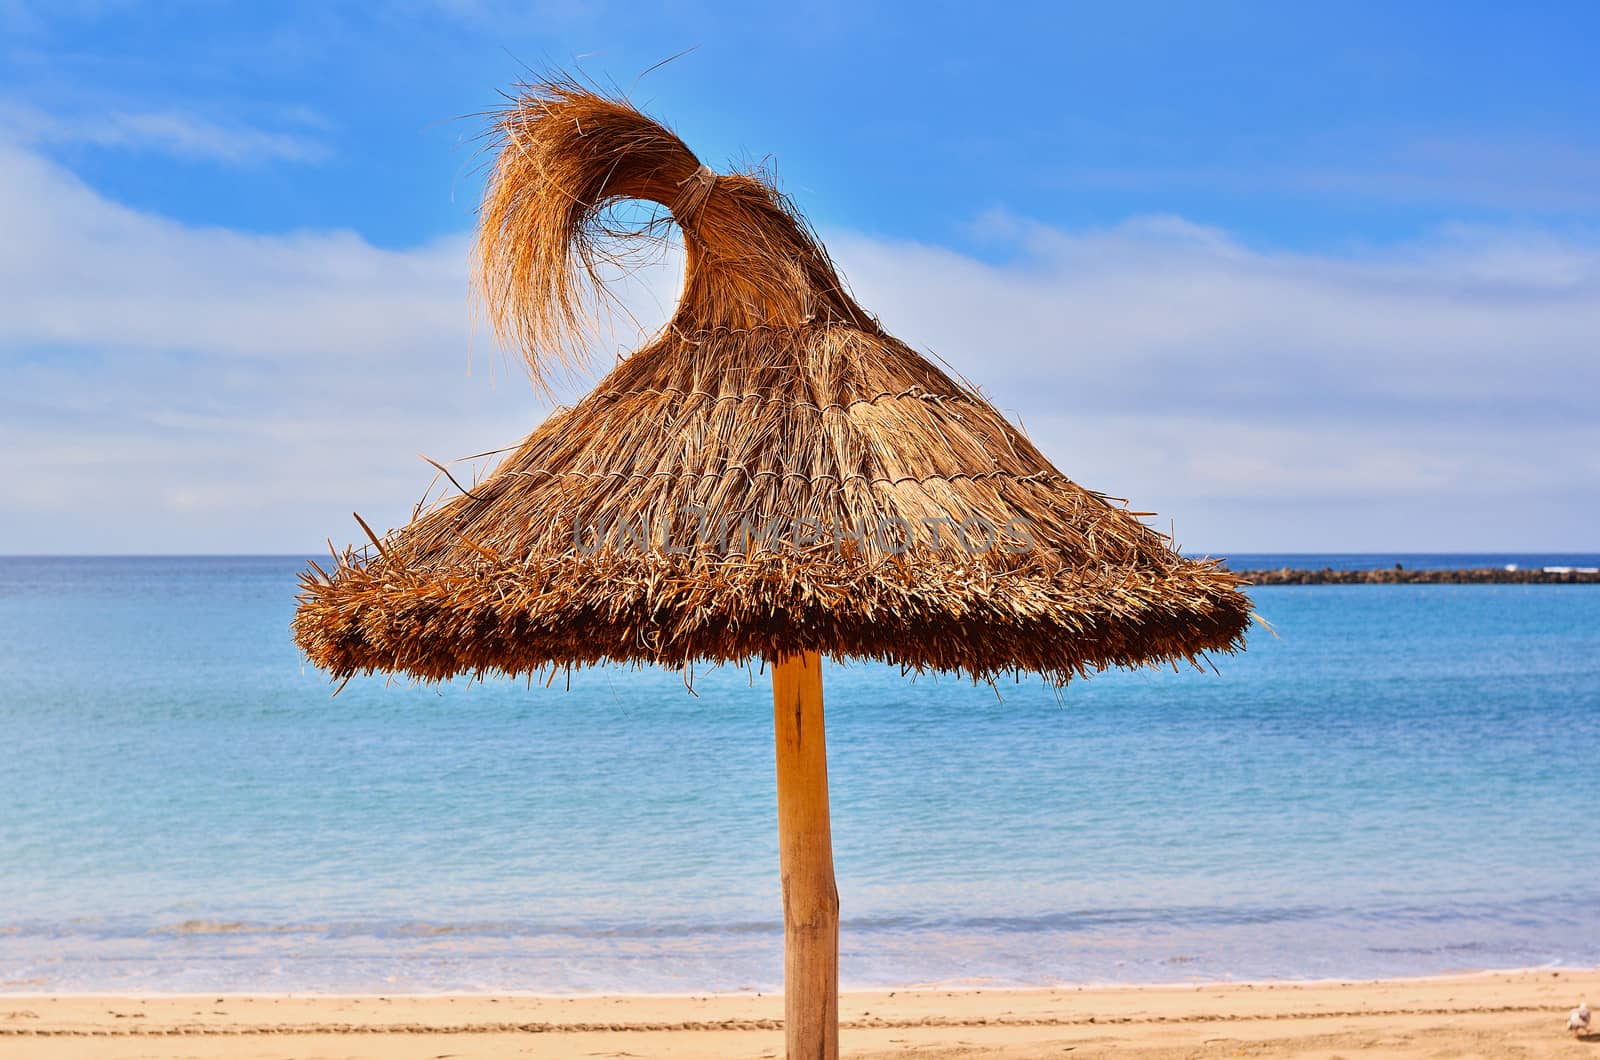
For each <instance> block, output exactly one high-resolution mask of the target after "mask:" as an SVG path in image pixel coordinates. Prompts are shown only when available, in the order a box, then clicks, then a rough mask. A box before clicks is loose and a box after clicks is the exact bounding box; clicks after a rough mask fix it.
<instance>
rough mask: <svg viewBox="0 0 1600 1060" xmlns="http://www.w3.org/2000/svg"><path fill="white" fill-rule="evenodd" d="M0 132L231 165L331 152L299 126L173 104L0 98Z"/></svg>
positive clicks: (34, 140)
mask: <svg viewBox="0 0 1600 1060" xmlns="http://www.w3.org/2000/svg"><path fill="white" fill-rule="evenodd" d="M300 124H302V125H304V124H305V122H303V121H302V122H301V123H300ZM0 132H3V133H7V134H9V138H10V139H12V140H14V141H18V142H22V143H28V144H36V145H38V144H86V145H90V146H93V147H105V148H117V149H121V150H128V151H145V152H154V153H159V154H164V155H170V156H172V157H175V158H181V159H185V160H188V161H203V162H218V163H222V164H225V165H233V166H248V165H257V164H260V163H263V162H317V161H321V160H322V159H324V158H327V157H328V155H329V153H330V152H329V149H328V147H327V145H326V144H325V143H324V142H323V141H321V140H318V139H316V138H314V137H312V136H308V135H306V134H305V133H304V132H301V131H292V132H284V131H271V130H266V129H258V128H255V127H252V126H249V125H243V124H221V123H218V122H215V121H211V120H209V119H206V118H203V117H200V116H198V115H195V114H189V113H185V112H183V111H177V110H139V111H128V110H105V111H91V110H81V111H78V112H75V113H73V114H70V115H67V114H58V113H52V112H50V111H46V110H43V109H40V108H38V107H33V106H28V105H25V104H19V103H0Z"/></svg>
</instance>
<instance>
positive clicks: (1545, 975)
mask: <svg viewBox="0 0 1600 1060" xmlns="http://www.w3.org/2000/svg"><path fill="white" fill-rule="evenodd" d="M1580 999H1588V1000H1589V1001H1590V1002H1591V1003H1594V1002H1595V1001H1597V1000H1600V970H1586V971H1571V970H1564V971H1525V972H1511V973H1481V974H1474V975H1464V976H1457V977H1449V978H1439V979H1404V980H1383V981H1376V982H1329V983H1258V984H1234V983H1228V984H1205V985H1184V986H1152V987H1086V988H1081V989H1080V988H1071V989H1054V990H1021V991H989V990H911V991H895V992H892V993H881V992H880V993H855V994H847V995H846V996H845V998H844V999H843V1001H842V1003H841V1005H840V1015H841V1019H842V1021H843V1024H844V1029H843V1031H842V1033H841V1044H842V1047H843V1051H844V1053H845V1055H847V1056H851V1057H858V1058H866V1057H885V1058H887V1057H922V1058H956V1057H961V1058H971V1057H996V1058H1006V1060H1020V1058H1023V1057H1029V1058H1031V1057H1072V1058H1074V1060H1077V1058H1082V1057H1118V1058H1122V1057H1138V1058H1149V1060H1157V1058H1161V1060H1166V1058H1173V1060H1176V1058H1179V1057H1184V1058H1190V1057H1193V1058H1209V1057H1246V1056H1247V1057H1303V1058H1310V1060H1333V1058H1335V1057H1346V1056H1355V1055H1360V1056H1364V1057H1382V1058H1388V1057H1446V1056H1448V1057H1518V1056H1526V1057H1547V1056H1548V1057H1567V1056H1571V1057H1591V1058H1595V1060H1600V1026H1597V1028H1596V1033H1594V1034H1591V1035H1589V1036H1587V1037H1586V1038H1584V1039H1578V1038H1574V1037H1573V1036H1572V1035H1570V1034H1568V1033H1567V1032H1566V1031H1565V1029H1564V1028H1565V1023H1566V1014H1567V1011H1568V1010H1569V1009H1571V1008H1572V1007H1573V1006H1574V1005H1576V1004H1577V1002H1578V1001H1579V1000H1580ZM781 1012H782V1002H781V999H780V998H778V997H775V996H772V995H765V996H763V995H711V996H706V997H639V996H617V997H579V998H549V997H520V996H501V997H493V996H464V995H463V996H437V995H424V996H414V995H397V996H391V997H377V996H368V997H331V996H244V995H230V996H221V997H219V996H215V995H205V996H195V995H153V996H148V997H99V996H71V997H52V996H40V995H23V994H11V995H0V1055H3V1056H5V1057H7V1058H15V1060H69V1058H70V1060H79V1058H82V1060H108V1058H113V1057H114V1058H119V1060H120V1058H131V1057H141V1058H143V1057H163V1058H165V1057H171V1058H179V1057H223V1058H229V1060H267V1058H272V1060H278V1058H290V1057H293V1058H297V1060H299V1058H309V1057H318V1058H340V1060H345V1058H348V1060H379V1058H382V1060H440V1058H451V1060H459V1058H470V1057H566V1056H572V1057H589V1056H597V1057H630V1058H643V1057H682V1058H691V1057H700V1058H707V1060H734V1058H749V1057H777V1056H781V1055H782V1052H783V1034H782V1029H781V1023H780V1016H781Z"/></svg>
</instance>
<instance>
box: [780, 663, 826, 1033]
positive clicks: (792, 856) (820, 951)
mask: <svg viewBox="0 0 1600 1060" xmlns="http://www.w3.org/2000/svg"><path fill="white" fill-rule="evenodd" d="M772 719H773V729H774V732H775V734H776V742H777V751H778V850H779V859H780V863H781V865H782V867H783V1024H784V1037H785V1040H786V1042H787V1046H788V1054H789V1060H837V1057H838V1055H839V891H838V888H837V887H835V886H834V882H833V831H832V829H831V827H830V826H829V824H828V748H827V742H826V740H825V738H824V734H823V729H822V658H821V656H819V655H818V654H817V653H816V652H814V651H808V652H804V653H801V654H798V655H783V656H780V657H779V658H777V659H776V660H774V661H773V663H772Z"/></svg>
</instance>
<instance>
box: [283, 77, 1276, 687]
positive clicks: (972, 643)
mask: <svg viewBox="0 0 1600 1060" xmlns="http://www.w3.org/2000/svg"><path fill="white" fill-rule="evenodd" d="M496 131H497V133H498V137H499V142H498V144H497V146H498V148H499V154H498V158H497V161H496V163H495V166H494V169H493V172H492V175H491V179H490V182H489V186H488V189H487V191H486V194H485V200H484V204H483V209H482V216H481V230H480V238H479V245H478V246H479V254H480V264H481V272H480V277H479V282H480V286H481V288H482V293H483V294H484V296H485V299H486V303H487V306H488V308H489V312H490V316H491V318H492V319H493V321H494V322H495V324H496V326H497V328H498V329H499V331H500V332H501V334H502V335H503V336H505V337H506V338H508V339H510V340H511V341H514V342H516V343H517V344H518V345H520V346H521V347H522V348H523V349H524V350H525V351H527V353H528V354H529V357H530V363H531V364H532V365H533V367H534V370H535V374H536V375H538V374H539V373H541V372H545V371H548V369H549V366H550V365H551V364H561V363H566V364H571V363H572V361H573V351H575V350H577V349H579V348H580V345H581V338H580V336H581V334H582V330H581V328H582V324H583V318H584V316H585V306H586V303H585V300H584V294H583V292H584V290H585V287H586V283H587V282H588V281H589V280H591V279H593V278H594V277H595V276H596V274H597V271H598V270H599V269H600V268H601V266H602V264H603V262H604V260H605V253H606V248H605V246H604V244H603V242H602V240H603V237H604V235H605V232H604V231H603V228H604V217H605V216H606V214H605V210H606V208H607V207H608V206H610V205H612V204H614V203H616V202H618V201H621V200H631V199H637V200H646V201H649V202H655V203H659V204H661V205H663V206H665V207H667V208H668V209H669V210H671V211H672V215H673V219H674V220H675V221H676V223H677V224H678V226H679V227H680V228H681V230H682V233H683V240H684V244H685V252H686V266H685V267H686V276H685V282H684V290H683V293H682V296H681V299H680V301H679V303H678V306H677V309H676V312H675V314H674V316H673V317H672V319H671V321H670V322H669V323H668V324H667V326H666V327H665V328H664V329H663V330H662V332H661V333H660V334H659V335H657V336H656V337H655V338H654V339H652V340H651V341H650V342H648V343H647V344H646V345H645V346H644V347H643V348H642V349H640V350H638V351H637V352H635V353H634V354H632V355H631V356H630V357H628V358H627V359H625V360H623V361H622V362H621V363H620V364H619V365H618V366H617V367H616V368H615V370H613V371H612V372H610V373H609V374H608V375H606V376H605V377H604V378H603V379H602V380H601V381H600V382H599V384H598V386H596V387H595V389H594V391H593V392H592V393H590V394H589V395H588V396H587V397H585V398H584V399H583V400H581V401H580V402H578V403H577V404H576V405H575V406H574V407H572V408H570V409H567V410H563V411H558V412H557V413H556V414H554V415H552V416H551V417H550V418H549V419H548V420H546V421H545V422H544V423H543V424H542V425H541V426H539V427H538V428H537V429H536V430H535V431H534V432H533V433H532V434H531V435H529V436H528V437H527V439H526V440H525V441H523V442H522V444H521V445H520V446H518V447H517V448H516V449H515V450H514V451H512V452H511V453H510V454H509V455H508V456H506V457H505V458H504V459H503V460H502V461H501V462H500V463H499V465H498V466H497V467H496V468H495V469H494V470H493V471H492V472H491V473H489V474H488V476H487V477H486V478H485V479H484V480H483V481H481V482H479V483H477V484H476V485H474V486H472V487H471V489H470V492H469V493H462V494H458V495H455V496H453V497H452V498H450V499H448V500H446V501H444V502H441V503H438V504H436V505H435V506H433V507H432V508H431V509H430V510H427V511H425V512H423V513H422V514H420V515H419V516H418V518H416V519H415V520H414V521H413V522H412V523H411V524H410V525H409V526H406V527H404V528H402V529H400V530H396V531H393V532H391V533H389V534H388V535H386V536H384V537H382V538H381V539H379V540H377V541H375V542H374V543H373V545H372V547H370V548H366V549H364V550H362V552H360V553H354V552H352V553H347V554H346V555H345V556H343V557H341V558H340V559H339V561H338V562H337V563H336V564H335V565H334V566H333V567H332V568H330V569H328V570H327V571H326V572H324V570H323V569H322V568H320V567H313V569H311V570H310V571H308V573H307V574H306V575H305V576H304V577H303V579H302V593H301V596H300V604H299V611H298V614H297V616H296V618H295V627H294V629H295V637H296V639H297V641H298V642H299V644H300V646H301V648H303V649H304V651H305V652H306V654H307V655H308V656H309V657H310V659H311V661H312V662H314V663H315V664H317V665H318V666H320V667H322V668H324V669H326V670H328V671H329V672H330V673H332V674H334V675H335V676H339V677H344V676H348V675H350V674H354V673H366V672H372V671H385V672H399V673H405V674H409V675H412V676H414V677H417V678H421V679H424V680H434V679H441V678H445V677H449V676H451V675H454V674H459V673H464V672H465V673H492V672H503V673H507V674H523V673H529V672H533V671H538V670H542V669H545V668H548V667H550V666H560V665H563V664H583V663H593V662H600V661H606V660H611V661H628V662H634V663H661V664H668V665H683V664H688V663H692V662H694V661H697V660H706V661H713V662H727V661H738V660H744V659H748V658H751V657H772V656H775V655H776V654H778V653H783V652H798V651H820V652H822V653H823V654H826V655H830V656H834V657H838V658H842V657H852V656H854V657H862V658H870V659H880V660H884V661H886V662H890V663H895V664H899V665H901V666H903V667H906V668H909V669H915V670H922V669H932V670H947V671H959V672H963V673H966V674H969V675H972V676H974V677H978V678H991V677H994V676H997V675H1000V674H1004V673H1007V672H1012V671H1034V672H1037V673H1040V674H1043V675H1045V676H1046V677H1047V678H1050V679H1053V680H1055V681H1065V680H1067V679H1068V678H1069V677H1071V676H1072V675H1074V674H1078V673H1082V672H1084V671H1085V670H1087V669H1097V668H1102V667H1107V666H1130V665H1138V664H1145V663H1167V662H1173V661H1176V660H1180V659H1183V660H1190V661H1193V660H1195V659H1197V658H1198V657H1199V655H1200V654H1201V653H1204V652H1209V651H1230V650H1233V649H1234V648H1236V647H1239V646H1241V645H1242V636H1243V630H1244V627H1245V625H1246V623H1247V621H1248V617H1249V613H1250V606H1249V602H1248V600H1247V599H1246V598H1245V597H1244V595H1242V593H1241V592H1240V591H1239V588H1238V585H1239V582H1238V579H1237V578H1235V577H1234V576H1233V575H1231V574H1229V573H1227V572H1226V571H1224V570H1222V569H1219V567H1218V566H1217V565H1216V564H1215V563H1213V562H1210V561H1205V562H1198V561H1194V560H1188V559H1184V558H1183V557H1181V556H1179V555H1178V554H1177V553H1176V552H1175V551H1173V549H1172V547H1171V543H1170V541H1169V540H1168V539H1167V538H1166V537H1165V536H1164V535H1162V534H1160V533H1158V532H1157V531H1156V530H1154V529H1152V528H1151V527H1149V526H1147V525H1146V524H1145V523H1143V522H1142V521H1140V519H1139V518H1138V517H1137V516H1136V515H1135V514H1133V513H1130V512H1129V511H1128V510H1127V509H1126V508H1125V507H1123V506H1120V505H1118V504H1115V503H1112V502H1110V501H1108V500H1107V499H1106V498H1105V497H1104V496H1102V495H1101V494H1099V493H1096V492H1093V491H1091V490H1088V489H1085V488H1083V487H1081V486H1079V485H1077V484H1076V483H1074V482H1072V481H1071V480H1070V479H1068V478H1067V477H1066V476H1065V475H1063V474H1062V473H1061V472H1060V471H1058V470H1057V469H1056V468H1055V467H1054V466H1053V465H1052V464H1051V463H1050V461H1049V460H1047V459H1046V458H1045V457H1044V456H1043V455H1042V454H1041V453H1040V452H1039V451H1038V450H1037V449H1036V448H1034V446H1033V445H1032V444H1031V443H1030V442H1029V441H1028V440H1027V438H1025V437H1024V436H1023V435H1022V433H1021V432H1020V431H1018V430H1017V429H1016V428H1015V427H1013V426H1012V425H1011V424H1010V423H1008V422H1007V421H1006V419H1005V417H1004V416H1002V415H1001V414H1000V413H999V412H998V411H996V410H995V409H994V408H993V407H992V406H991V405H990V404H989V403H988V402H986V401H985V400H984V399H983V398H982V397H980V396H979V395H978V394H977V393H976V392H975V391H974V390H973V389H972V388H971V387H970V386H967V385H964V384H963V383H960V382H957V381H956V380H954V379H952V378H951V377H950V376H949V375H948V374H946V373H945V372H943V371H941V370H940V369H939V368H937V367H935V366H934V365H933V364H932V363H930V362H929V361H928V360H927V359H926V358H924V357H922V356H920V355H919V354H917V353H916V352H915V351H913V350H912V349H910V348H909V347H908V346H906V345H905V344H904V343H903V342H901V341H899V340H898V339H896V338H895V337H894V336H892V335H889V334H888V333H887V332H885V331H884V330H883V329H882V327H881V326H880V325H879V324H878V322H877V320H875V319H874V318H873V317H872V316H871V315H870V314H868V313H867V312H866V311H865V310H863V309H862V308H861V307H860V306H859V305H857V304H856V303H855V302H854V301H853V300H852V298H851V297H850V295H849V294H848V293H847V291H846V290H845V287H844V285H843V283H842V282H841V281H840V279H839V276H838V274H837V273H836V271H835V270H834V267H833V264H832V263H831V262H830V261H829V259H828V256H827V254H826V252H825V251H824V250H823V248H822V246H821V245H820V243H819V242H818V240H817V239H816V237H815V235H814V234H813V233H812V232H811V231H810V229H809V228H808V227H807V226H806V225H805V223H804V222H803V221H802V220H801V219H800V217H799V216H798V214H797V213H796V212H795V211H794V210H793V208H792V207H791V205H790V204H789V203H788V201H787V200H785V199H784V198H783V197H782V196H781V195H779V193H778V192H777V191H775V190H774V188H773V187H772V186H771V185H770V183H768V182H767V181H765V180H764V179H762V178H761V177H760V176H759V175H754V174H731V175H730V174H713V173H712V172H711V171H710V170H709V169H707V168H705V167H703V166H701V164H700V162H699V160H698V159H697V158H696V157H695V156H694V155H693V154H692V153H691V152H690V151H689V149H688V148H687V147H686V146H684V144H683V143H682V142H681V141H680V140H679V139H678V138H677V137H676V136H674V135H673V134H672V133H670V132H668V131H667V130H666V129H664V128H662V127H661V126H660V125H659V124H657V123H656V122H654V121H652V120H651V119H649V118H647V117H645V116H643V115H642V114H640V113H639V112H638V111H636V110H635V109H633V108H632V107H631V106H630V105H628V104H627V103H625V102H622V101H619V100H614V99H608V98H604V97H602V96H600V95H597V94H594V93H592V92H590V91H588V90H586V89H584V88H580V87H579V86H576V85H573V84H570V83H543V84H539V85H534V86H526V87H525V90H524V92H523V94H522V95H521V96H519V97H518V98H516V99H515V100H514V101H513V102H512V104H511V105H510V106H509V107H508V108H507V109H506V110H504V111H503V112H501V113H500V114H499V115H498V117H497V122H496Z"/></svg>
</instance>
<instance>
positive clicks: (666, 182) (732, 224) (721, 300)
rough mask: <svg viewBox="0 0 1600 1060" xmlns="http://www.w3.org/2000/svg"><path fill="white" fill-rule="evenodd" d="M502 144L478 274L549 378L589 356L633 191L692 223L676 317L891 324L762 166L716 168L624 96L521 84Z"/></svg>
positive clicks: (728, 323)
mask: <svg viewBox="0 0 1600 1060" xmlns="http://www.w3.org/2000/svg"><path fill="white" fill-rule="evenodd" d="M491 147H492V148H494V149H497V150H498V156H497V158H496V160H495V162H494V165H493V167H492V169H491V171H490V174H489V180H488V185H487V188H486V189H485V192H484V197H483V204H482V207H481V210H480V214H479V229H478V240H477V245H476V254H475V256H476V285H477V288H478V290H479V293H480V294H481V296H482V298H483V300H484V302H485V305H486V308H487V311H488V316H489V320H490V322H491V323H492V324H493V326H494V328H495V331H496V334H497V335H498V337H499V338H500V339H501V341H502V342H503V343H505V344H506V345H510V346H515V347H517V348H519V349H520V350H521V351H522V353H523V355H524V357H525V358H526V359H527V361H528V367H529V369H530V371H531V372H532V373H533V375H534V378H535V379H536V380H537V381H541V382H543V381H545V380H547V379H548V377H549V375H550V368H551V366H552V365H555V366H560V367H565V368H573V367H578V366H581V365H582V364H583V362H584V359H585V358H584V348H585V345H586V340H587V339H588V338H589V332H590V326H591V325H592V323H593V316H594V309H595V304H594V303H595V300H596V299H597V298H603V297H604V287H605V282H606V280H607V279H608V278H609V276H610V275H611V272H612V271H613V270H610V269H609V268H608V267H609V266H613V265H615V264H616V258H615V255H614V253H613V252H612V247H613V246H614V240H615V238H616V237H617V236H619V235H629V234H638V230H637V229H634V230H632V231H628V230H622V229H619V225H618V223H617V221H616V218H615V216H614V214H613V213H612V212H611V208H612V207H614V206H616V205H618V204H620V203H623V202H626V201H628V200H641V201H644V202H650V203H656V204H658V205H660V206H663V207H665V208H666V209H667V210H668V211H669V212H670V215H671V217H672V220H673V221H675V222H676V223H677V225H678V227H679V228H680V229H681V230H682V233H683V241H684V249H685V253H686V256H687V261H686V263H685V264H686V267H685V273H684V274H685V277H686V279H685V285H684V289H683V291H682V294H681V297H680V299H679V302H678V306H677V311H676V313H675V314H674V316H673V318H672V321H671V322H670V324H669V325H668V326H669V328H674V329H676V330H678V331H680V332H684V333H692V332H696V331H703V330H711V329H716V328H729V329H742V328H749V327H755V326H779V327H783V326H789V327H797V326H800V325H802V324H806V323H811V322H829V321H840V322H847V323H849V324H851V325H852V326H854V327H858V328H865V329H868V330H871V331H877V330H878V326H877V324H876V322H875V321H873V320H872V318H871V316H870V315H869V314H867V313H866V312H864V311H863V310H862V309H861V307H860V306H858V305H857V304H856V303H855V301H854V300H853V299H851V297H850V296H849V294H848V293H847V292H846V291H845V289H844V285H843V284H842V283H841V282H840V280H839V276H838V273H837V271H836V270H835V268H834V266H833V262H832V261H830V260H829V258H828V255H827V252H826V251H825V250H824V249H823V248H822V244H821V243H820V241H819V240H818V239H817V238H816V236H815V234H814V233H813V232H812V231H811V230H810V228H809V227H808V226H807V225H806V224H805V222H804V221H803V220H801V218H800V216H799V214H798V213H797V211H795V210H794V209H793V208H792V207H791V205H790V204H789V202H788V201H787V200H786V198H785V197H784V196H783V195H782V194H781V193H780V192H778V191H777V189H776V188H774V187H773V186H772V185H771V184H770V183H769V182H768V181H767V180H766V179H764V177H763V176H762V175H761V174H760V173H758V172H751V173H720V174H719V173H716V172H715V171H714V170H712V169H711V168H710V167H709V166H705V165H702V164H701V162H700V160H699V159H698V158H697V157H695V154H694V152H692V151H690V150H689V148H688V147H687V146H686V145H685V144H684V142H683V141H682V140H680V139H679V138H678V137H677V136H676V135H675V134H673V133H672V132H671V131H670V130H668V129H667V128H666V127H665V126H663V125H661V124H660V123H659V122H657V121H655V120H654V119H652V118H649V117H647V116H645V115H644V114H642V113H640V112H639V111H638V110H637V109H635V108H634V107H633V106H632V105H631V104H629V103H627V102H625V101H623V100H621V99H616V98H612V97H609V96H606V95H603V94H601V93H599V92H597V91H595V90H593V89H590V88H588V87H586V86H583V85H580V84H578V83H577V82H575V81H571V80H567V79H560V78H552V79H546V80H539V81H534V82H530V83H526V84H522V85H519V86H518V91H517V93H516V94H515V95H514V96H512V97H511V100H510V102H509V104H508V105H507V106H506V107H504V108H502V109H501V110H499V111H497V112H495V113H494V115H493V117H492V128H491ZM654 227H655V226H654V225H647V226H646V229H647V230H648V229H652V228H654Z"/></svg>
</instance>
